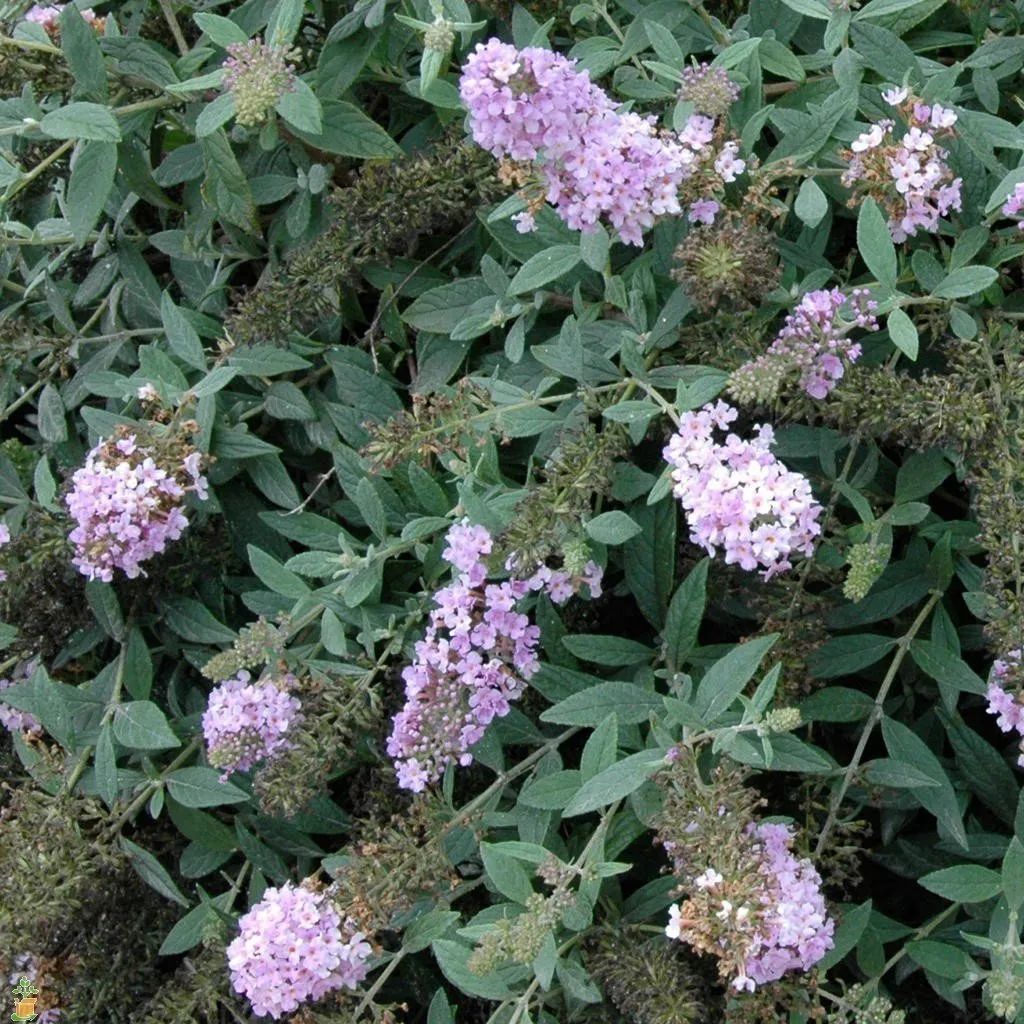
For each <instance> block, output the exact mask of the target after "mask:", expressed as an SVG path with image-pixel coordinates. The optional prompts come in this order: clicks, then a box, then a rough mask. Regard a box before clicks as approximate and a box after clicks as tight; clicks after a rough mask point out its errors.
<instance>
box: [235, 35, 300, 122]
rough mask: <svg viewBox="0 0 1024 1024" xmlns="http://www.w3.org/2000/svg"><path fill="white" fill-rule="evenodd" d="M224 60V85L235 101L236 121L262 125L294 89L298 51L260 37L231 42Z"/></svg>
mask: <svg viewBox="0 0 1024 1024" xmlns="http://www.w3.org/2000/svg"><path fill="white" fill-rule="evenodd" d="M226 49H227V51H228V54H229V56H228V59H227V60H226V61H224V65H223V66H224V78H223V83H224V88H225V89H227V90H228V91H229V92H230V93H231V95H232V97H233V98H234V101H235V121H236V122H237V123H238V124H240V125H255V124H262V123H263V122H264V121H265V120H266V119H267V114H269V113H270V111H271V110H273V109H274V107H275V106H277V103H278V101H279V100H280V99H281V97H282V96H284V94H285V93H286V92H291V91H292V90H294V89H295V65H294V64H289V63H288V62H289V61H292V60H298V57H299V54H298V51H297V50H292V49H288V48H286V47H283V46H268V45H267V44H266V43H264V42H262V41H261V40H259V39H250V40H249V41H248V42H246V43H231V44H230V45H229V46H228V47H227V48H226Z"/></svg>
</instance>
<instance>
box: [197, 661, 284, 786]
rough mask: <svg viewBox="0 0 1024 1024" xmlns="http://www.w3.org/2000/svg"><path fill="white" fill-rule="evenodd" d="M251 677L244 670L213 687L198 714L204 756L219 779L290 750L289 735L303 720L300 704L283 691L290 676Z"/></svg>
mask: <svg viewBox="0 0 1024 1024" xmlns="http://www.w3.org/2000/svg"><path fill="white" fill-rule="evenodd" d="M250 679H251V676H250V675H249V673H248V672H246V671H245V670H244V669H243V670H242V671H241V672H239V673H238V675H237V676H235V678H234V679H229V680H227V682H224V683H221V684H220V685H219V686H217V687H214V689H213V690H212V691H211V693H210V697H209V700H208V701H207V705H206V711H205V712H204V713H203V737H204V739H205V740H206V749H207V757H208V759H209V761H210V764H212V765H213V766H214V767H215V768H220V769H222V772H223V774H222V775H221V779H222V780H225V779H227V777H228V776H229V775H230V774H231V773H232V772H244V771H248V770H249V769H250V768H252V767H253V766H254V765H256V764H258V763H259V762H260V761H265V760H268V759H269V758H273V757H275V756H276V755H278V754H280V753H281V752H282V751H285V750H288V749H290V747H291V746H292V743H291V741H290V740H289V739H288V735H287V734H288V731H289V730H290V729H291V728H293V727H294V726H295V725H297V724H298V723H300V722H301V721H302V715H301V713H300V709H301V707H302V705H301V704H300V702H299V699H298V698H297V697H292V696H291V695H290V694H289V693H288V690H287V687H289V686H291V685H292V684H294V682H295V677H294V676H293V675H290V674H289V675H286V676H284V677H283V678H282V679H281V680H280V682H278V681H277V680H272V679H265V680H261V681H259V682H256V683H252V682H250V681H249V680H250Z"/></svg>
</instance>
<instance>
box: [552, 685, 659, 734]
mask: <svg viewBox="0 0 1024 1024" xmlns="http://www.w3.org/2000/svg"><path fill="white" fill-rule="evenodd" d="M663 709H664V702H663V700H662V698H661V695H660V694H657V693H654V692H653V691H651V690H644V689H643V688H641V687H639V686H636V685H635V684H634V683H624V682H619V681H612V682H607V683H599V684H598V685H597V686H592V687H590V688H589V689H587V690H583V691H582V692H581V693H574V694H573V695H572V696H571V697H566V699H565V700H563V701H559V703H558V704H556V705H555V706H554V707H552V708H548V709H547V710H546V711H545V712H544V713H543V714H542V715H541V716H540V720H541V721H542V722H552V723H553V724H555V725H587V726H595V725H597V724H598V723H599V722H602V721H604V719H605V718H607V716H608V715H609V714H611V713H612V712H614V713H615V714H617V715H618V719H619V721H620V722H623V723H625V724H627V725H639V724H640V723H641V722H646V721H647V720H648V718H650V716H651V715H652V714H654V713H656V712H658V711H661V710H663Z"/></svg>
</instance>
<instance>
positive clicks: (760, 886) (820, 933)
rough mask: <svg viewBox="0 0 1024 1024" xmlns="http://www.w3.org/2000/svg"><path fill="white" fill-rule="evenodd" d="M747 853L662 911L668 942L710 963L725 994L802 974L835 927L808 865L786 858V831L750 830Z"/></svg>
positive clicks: (699, 879)
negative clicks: (722, 979) (713, 959)
mask: <svg viewBox="0 0 1024 1024" xmlns="http://www.w3.org/2000/svg"><path fill="white" fill-rule="evenodd" d="M744 833H745V835H744V838H745V842H746V849H745V850H743V851H742V853H741V855H740V856H739V857H737V856H735V851H733V854H732V856H731V857H730V858H729V861H728V863H725V862H723V863H722V865H721V866H722V868H723V869H724V870H723V871H719V870H716V868H715V867H713V866H709V867H707V868H706V869H705V870H704V871H703V872H701V873H700V874H699V875H697V876H695V877H692V878H689V879H687V885H688V887H689V888H690V892H691V895H690V897H689V899H687V900H686V902H685V903H683V904H682V905H681V906H680V905H678V904H673V905H672V906H671V907H670V908H669V924H668V925H667V926H666V928H665V934H666V935H667V936H668V937H669V938H673V939H679V940H680V941H682V942H687V943H689V944H690V945H692V946H693V947H694V948H695V949H697V950H698V951H700V952H703V953H709V954H712V955H714V956H717V957H718V958H719V960H720V961H721V964H720V971H721V972H722V973H723V974H731V973H733V972H735V977H734V978H733V979H732V987H733V988H736V989H738V990H740V991H747V992H753V991H754V989H755V987H756V986H757V985H764V984H767V983H768V982H772V981H777V980H778V979H779V978H781V977H782V976H783V975H784V974H786V973H787V972H788V971H793V970H803V971H806V970H809V969H810V968H811V967H813V966H814V964H816V963H817V962H818V961H819V960H820V959H821V958H822V957H823V956H824V955H825V954H826V953H827V952H828V951H829V950H830V949H831V948H832V945H833V941H832V936H833V935H834V933H835V922H834V921H833V920H832V919H831V918H830V917H829V916H828V912H827V910H826V909H825V901H824V899H823V897H822V895H821V876H820V875H819V874H818V872H817V870H816V869H815V867H814V865H813V864H812V863H811V862H810V860H808V859H806V858H803V859H797V858H796V857H794V856H793V854H792V852H791V849H792V846H793V833H792V831H791V830H790V828H789V826H788V825H775V824H770V823H761V824H755V823H754V822H750V823H749V824H748V825H747V827H746V829H745V830H744Z"/></svg>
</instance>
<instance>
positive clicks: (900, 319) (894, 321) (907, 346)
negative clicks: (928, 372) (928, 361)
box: [886, 309, 919, 360]
mask: <svg viewBox="0 0 1024 1024" xmlns="http://www.w3.org/2000/svg"><path fill="white" fill-rule="evenodd" d="M886 326H887V327H888V328H889V337H890V338H891V339H892V343H893V344H894V345H895V346H896V347H897V348H898V349H899V350H900V351H901V352H902V353H903V354H904V355H905V356H906V357H907V358H908V359H911V360H916V359H917V351H918V345H919V341H918V337H917V328H916V327H915V326H914V321H913V320H911V319H910V317H909V316H907V314H906V313H904V312H903V310H902V309H894V310H893V311H892V312H891V313H890V314H889V319H888V320H887V321H886Z"/></svg>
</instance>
